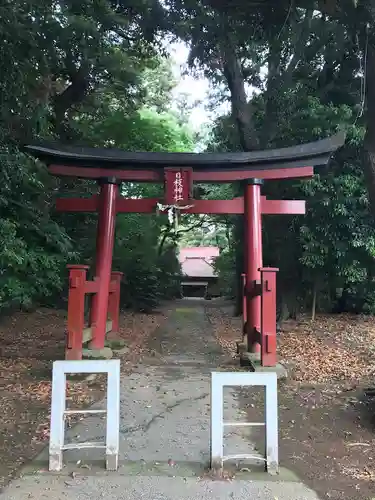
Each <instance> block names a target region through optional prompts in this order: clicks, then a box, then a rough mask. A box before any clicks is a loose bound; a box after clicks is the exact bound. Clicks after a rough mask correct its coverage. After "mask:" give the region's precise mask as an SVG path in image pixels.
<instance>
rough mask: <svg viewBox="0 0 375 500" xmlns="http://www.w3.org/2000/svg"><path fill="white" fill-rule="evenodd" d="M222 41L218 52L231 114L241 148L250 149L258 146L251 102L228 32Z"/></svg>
mask: <svg viewBox="0 0 375 500" xmlns="http://www.w3.org/2000/svg"><path fill="white" fill-rule="evenodd" d="M223 42H224V43H223V44H222V46H221V48H220V52H221V58H222V64H223V72H224V77H225V79H226V80H227V84H228V88H229V91H230V96H231V107H232V115H233V117H234V119H235V120H236V123H237V127H238V133H239V138H240V144H241V146H242V149H243V150H244V151H252V150H254V149H258V148H259V140H258V134H257V133H256V130H255V126H254V122H253V116H252V109H251V103H249V102H248V100H247V95H246V90H245V80H244V77H243V73H242V68H241V64H240V61H239V60H238V57H237V54H236V48H235V45H234V44H233V42H232V40H231V39H230V36H229V35H228V34H227V36H225V37H224V40H223Z"/></svg>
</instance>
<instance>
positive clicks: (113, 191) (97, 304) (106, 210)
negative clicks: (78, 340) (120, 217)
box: [90, 178, 118, 349]
mask: <svg viewBox="0 0 375 500" xmlns="http://www.w3.org/2000/svg"><path fill="white" fill-rule="evenodd" d="M117 192H118V186H117V181H116V179H112V178H111V179H103V180H101V186H100V195H99V206H98V210H99V214H98V228H97V243H96V271H95V280H96V281H99V288H98V292H97V293H96V295H94V297H93V300H92V303H91V327H92V335H93V336H92V341H91V345H90V347H91V348H92V349H102V348H103V347H104V341H105V334H106V326H107V313H108V297H109V288H110V282H111V268H112V254H113V244H114V235H115V221H116V199H117Z"/></svg>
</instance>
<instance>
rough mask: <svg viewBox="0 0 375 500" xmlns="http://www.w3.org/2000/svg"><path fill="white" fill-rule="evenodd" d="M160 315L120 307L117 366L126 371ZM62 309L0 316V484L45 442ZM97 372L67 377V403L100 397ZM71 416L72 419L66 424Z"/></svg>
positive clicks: (61, 344) (60, 352)
mask: <svg viewBox="0 0 375 500" xmlns="http://www.w3.org/2000/svg"><path fill="white" fill-rule="evenodd" d="M163 319H164V315H163V314H162V313H160V314H154V315H146V314H135V313H130V312H125V313H122V315H121V318H120V332H119V337H120V338H122V339H124V340H125V341H126V345H127V347H128V348H129V349H128V353H127V354H124V355H122V356H121V360H122V363H121V365H122V370H124V371H127V370H129V371H131V369H132V367H133V366H134V364H136V363H137V362H138V361H139V359H140V357H141V356H142V351H143V344H144V342H145V340H146V339H147V338H148V337H149V335H150V334H152V332H153V331H154V330H155V328H156V327H157V326H158V325H159V324H160V322H161V321H163ZM65 323H66V312H65V311H56V310H51V309H39V310H37V311H35V312H32V313H21V312H20V313H17V314H15V315H13V316H11V317H9V318H5V319H3V320H2V321H1V322H0V408H1V416H0V487H1V486H3V485H5V484H6V483H7V482H8V480H9V479H11V478H12V477H13V476H14V474H15V473H16V471H17V470H18V469H19V467H20V466H21V465H22V464H23V463H25V462H27V461H28V460H30V459H31V458H33V457H34V456H35V455H36V454H37V453H38V452H39V451H41V449H42V448H43V447H44V446H45V445H46V444H47V442H48V437H49V411H50V397H51V373H52V361H54V360H56V359H63V358H64V349H65V333H64V330H65ZM104 382H105V381H104V380H103V378H100V377H96V378H95V379H94V380H92V381H82V380H81V381H79V380H69V381H68V383H67V405H68V406H69V407H70V408H84V407H87V406H89V405H90V404H92V403H93V402H94V401H96V400H98V399H100V398H101V397H102V396H103V394H104V390H105V385H104ZM73 423H74V421H73V420H72V421H71V422H70V423H68V424H70V425H72V424H73Z"/></svg>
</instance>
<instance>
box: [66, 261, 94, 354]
mask: <svg viewBox="0 0 375 500" xmlns="http://www.w3.org/2000/svg"><path fill="white" fill-rule="evenodd" d="M67 268H68V269H69V296H68V326H67V330H68V331H67V340H66V349H65V359H68V360H77V359H82V337H83V328H84V324H85V285H86V273H87V270H88V269H89V266H81V265H69V266H67Z"/></svg>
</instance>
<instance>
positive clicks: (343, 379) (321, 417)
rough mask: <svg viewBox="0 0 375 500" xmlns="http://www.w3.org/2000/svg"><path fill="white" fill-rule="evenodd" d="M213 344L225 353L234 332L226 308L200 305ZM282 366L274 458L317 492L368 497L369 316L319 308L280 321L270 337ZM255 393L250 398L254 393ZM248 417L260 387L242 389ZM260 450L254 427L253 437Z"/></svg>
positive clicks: (372, 425) (371, 448)
mask: <svg viewBox="0 0 375 500" xmlns="http://www.w3.org/2000/svg"><path fill="white" fill-rule="evenodd" d="M206 311H207V315H208V317H209V318H210V320H211V323H212V324H213V326H214V329H215V332H216V335H217V337H218V339H219V342H220V344H221V345H222V346H223V347H224V348H225V349H226V350H229V351H230V352H231V354H232V355H233V359H234V363H233V365H234V366H237V367H238V360H236V359H235V358H236V345H235V341H236V340H238V339H240V338H241V321H240V319H238V318H233V317H231V312H232V308H231V307H230V306H224V307H219V308H215V307H211V306H209V307H207V309H206ZM278 353H279V359H280V361H282V362H283V363H284V364H285V365H286V366H287V367H288V375H289V376H288V379H287V381H284V382H280V385H279V411H280V415H279V422H280V461H281V464H282V465H283V466H285V467H288V468H289V469H292V470H294V471H295V472H296V473H297V474H298V475H299V476H300V477H301V479H302V480H304V481H305V482H306V483H307V484H309V486H311V488H313V489H314V490H315V491H316V492H317V493H318V494H319V495H320V497H321V498H327V499H328V498H329V499H335V500H336V499H337V500H339V499H340V500H342V499H345V500H349V499H350V500H366V499H373V498H374V497H375V393H373V396H372V395H371V391H368V389H369V388H373V387H374V386H375V318H374V317H363V316H355V315H322V316H318V317H317V319H316V321H315V322H314V323H312V322H311V321H310V320H309V319H308V318H307V317H305V318H304V317H302V318H301V319H300V320H299V321H290V322H286V323H284V325H283V331H282V333H281V335H280V336H279V337H278ZM254 397H255V399H254ZM242 404H243V406H244V408H245V409H246V411H247V413H248V416H249V420H252V421H254V420H255V421H256V420H257V418H261V412H262V411H263V409H262V406H263V394H262V393H261V392H260V391H256V390H254V391H253V393H252V395H251V398H250V397H249V394H248V393H245V392H244V393H243V395H242ZM256 442H257V444H258V445H259V447H260V449H261V447H262V445H263V437H262V435H261V434H259V435H257V436H256Z"/></svg>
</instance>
